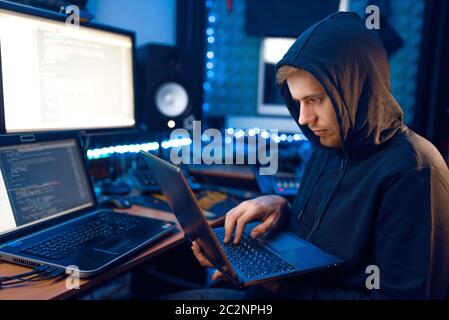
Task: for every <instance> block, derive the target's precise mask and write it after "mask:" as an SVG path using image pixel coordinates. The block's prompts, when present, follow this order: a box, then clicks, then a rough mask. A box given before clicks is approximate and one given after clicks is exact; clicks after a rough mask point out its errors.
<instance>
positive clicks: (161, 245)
mask: <svg viewBox="0 0 449 320" xmlns="http://www.w3.org/2000/svg"><path fill="white" fill-rule="evenodd" d="M123 211H126V212H129V213H132V214H136V215H142V216H149V217H152V218H157V219H162V220H167V221H175V222H176V223H177V225H178V229H179V230H181V228H180V227H179V224H178V222H177V221H176V219H175V216H174V215H173V214H170V213H167V212H163V211H159V210H153V209H148V208H143V207H139V206H133V207H132V208H130V209H126V210H123ZM223 219H224V218H223V217H222V218H221V219H217V220H215V221H212V223H211V224H212V225H213V226H215V225H218V224H220V223H221V222H222V221H223ZM183 241H184V233H183V232H182V231H179V232H177V233H176V234H172V235H168V236H166V237H163V238H162V239H159V240H158V241H157V242H155V243H154V244H152V245H150V246H149V247H148V249H145V250H144V251H141V252H139V253H138V254H137V255H135V256H133V257H132V258H128V259H124V260H123V261H122V262H121V263H120V264H118V265H116V266H115V267H112V268H111V269H108V270H107V271H105V272H103V273H101V274H99V275H97V276H95V277H93V278H90V279H81V280H80V288H79V289H71V290H68V289H67V288H66V284H65V283H66V278H63V279H62V280H46V281H42V282H35V283H24V284H18V285H16V286H11V287H6V288H2V289H0V300H49V299H67V298H70V297H73V296H75V295H77V294H80V293H82V292H84V291H86V290H88V289H90V288H93V287H94V286H96V285H99V284H101V283H104V282H106V281H107V280H109V279H111V278H112V277H115V276H117V275H120V274H122V273H125V272H126V271H128V270H130V269H131V268H133V267H135V266H137V265H139V264H141V263H144V262H146V261H147V260H149V259H151V258H152V257H154V256H156V255H158V254H160V253H162V252H164V251H165V250H168V249H170V248H172V247H174V246H175V245H177V244H179V243H182V242H183ZM31 270H32V269H30V268H27V267H22V266H19V265H15V264H11V263H6V262H0V275H1V276H12V275H15V274H20V273H23V272H28V271H31Z"/></svg>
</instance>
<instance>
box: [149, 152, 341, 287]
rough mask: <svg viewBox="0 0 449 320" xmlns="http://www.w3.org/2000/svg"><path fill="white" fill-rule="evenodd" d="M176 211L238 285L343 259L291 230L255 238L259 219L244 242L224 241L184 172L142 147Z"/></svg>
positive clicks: (187, 233) (188, 235)
mask: <svg viewBox="0 0 449 320" xmlns="http://www.w3.org/2000/svg"><path fill="white" fill-rule="evenodd" d="M141 154H142V155H143V157H144V159H145V160H146V162H147V165H148V166H149V168H150V169H151V170H152V171H153V174H154V176H155V177H156V179H157V181H158V183H159V185H160V187H161V189H162V192H163V193H164V195H165V196H166V197H167V199H168V202H169V204H170V206H171V208H172V210H173V212H174V214H175V215H176V218H177V219H178V221H179V223H180V225H181V227H182V229H183V231H184V233H185V237H186V238H187V239H188V240H189V241H190V242H192V241H197V242H198V243H199V245H200V246H201V248H202V250H203V253H204V255H205V256H206V257H207V258H208V259H209V260H210V262H211V263H212V264H213V265H214V266H215V267H216V268H217V269H218V270H220V271H221V272H222V273H223V274H224V275H225V276H226V277H227V278H228V280H229V281H230V282H231V283H233V284H234V285H235V286H237V287H245V286H249V285H253V284H257V283H262V282H265V281H272V280H276V279H280V278H284V277H288V276H293V275H298V274H301V273H306V272H311V271H315V270H322V269H327V268H333V267H336V266H339V265H341V264H342V263H343V260H342V259H341V258H339V257H337V256H335V255H333V254H331V253H328V252H326V251H324V250H322V249H320V248H318V247H317V246H315V245H313V244H312V243H310V242H307V241H305V240H303V239H301V238H299V237H297V236H296V235H295V234H293V233H290V232H288V231H281V232H278V233H277V234H275V235H273V236H271V237H269V238H266V237H265V238H264V239H260V238H258V239H251V237H250V236H249V235H250V232H251V230H252V228H254V227H255V226H256V225H257V223H250V224H248V225H247V226H246V228H245V232H244V235H243V238H242V240H241V242H240V243H239V244H237V245H233V244H225V243H224V241H223V240H224V228H216V229H212V228H211V227H210V226H209V223H208V222H207V219H206V218H205V216H204V214H203V212H202V210H201V208H200V207H199V205H198V202H197V200H196V198H195V195H194V194H193V192H192V190H191V189H190V188H189V186H188V184H187V181H186V179H185V177H184V176H183V174H182V171H181V170H180V169H179V168H178V167H176V166H174V165H172V164H170V163H168V162H166V161H164V160H162V159H159V158H158V157H156V156H154V155H152V154H149V153H147V152H144V151H141Z"/></svg>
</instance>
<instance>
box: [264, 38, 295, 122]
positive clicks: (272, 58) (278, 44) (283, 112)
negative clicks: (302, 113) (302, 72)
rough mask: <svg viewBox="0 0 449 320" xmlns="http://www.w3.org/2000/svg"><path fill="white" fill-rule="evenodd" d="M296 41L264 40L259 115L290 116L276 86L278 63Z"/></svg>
mask: <svg viewBox="0 0 449 320" xmlns="http://www.w3.org/2000/svg"><path fill="white" fill-rule="evenodd" d="M295 40H296V39H292V38H264V39H263V40H262V43H261V46H260V59H259V85H258V103H257V113H258V114H259V115H267V116H268V115H271V116H289V115H290V114H289V112H288V109H287V107H286V106H285V102H284V100H283V99H282V97H281V94H280V92H279V88H278V86H277V85H276V72H275V67H276V63H277V62H278V61H279V60H281V59H282V57H283V56H284V54H285V53H286V52H287V51H288V49H289V48H290V46H291V45H292V44H293V42H295Z"/></svg>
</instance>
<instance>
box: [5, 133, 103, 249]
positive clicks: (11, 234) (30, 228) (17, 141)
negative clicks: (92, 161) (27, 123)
mask: <svg viewBox="0 0 449 320" xmlns="http://www.w3.org/2000/svg"><path fill="white" fill-rule="evenodd" d="M62 140H75V143H76V147H77V148H78V150H79V151H80V156H81V161H82V166H83V170H84V172H85V174H86V178H87V180H88V184H89V192H90V195H91V198H92V205H90V206H88V207H86V208H83V209H80V210H77V211H72V212H68V213H65V214H62V215H56V216H55V217H50V218H44V219H45V220H44V221H39V220H38V221H35V222H33V223H31V224H30V225H27V226H18V227H16V228H15V229H13V230H10V231H5V232H4V233H2V234H0V243H4V242H7V241H10V240H13V239H14V238H16V237H18V236H23V235H26V234H29V233H32V232H34V231H37V230H42V229H44V228H48V227H51V226H54V225H56V224H59V223H62V222H64V221H67V220H70V219H74V218H76V217H78V216H81V215H83V214H86V213H88V212H92V211H93V210H97V209H98V202H97V197H96V194H95V191H94V184H93V181H92V177H91V176H90V174H89V171H88V166H87V158H86V154H85V152H83V149H82V146H81V141H80V137H79V133H78V132H77V131H64V132H61V131H54V132H46V133H40V132H38V133H26V134H8V135H0V146H2V147H4V146H9V145H26V144H32V143H39V142H53V141H62Z"/></svg>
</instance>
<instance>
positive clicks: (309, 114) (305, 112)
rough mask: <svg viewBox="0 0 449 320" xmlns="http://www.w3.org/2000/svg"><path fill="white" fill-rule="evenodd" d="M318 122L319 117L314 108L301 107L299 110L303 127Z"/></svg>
mask: <svg viewBox="0 0 449 320" xmlns="http://www.w3.org/2000/svg"><path fill="white" fill-rule="evenodd" d="M316 120H317V116H316V114H315V111H314V110H313V108H312V107H308V106H305V105H303V106H301V109H300V110H299V124H300V125H302V126H305V125H308V124H310V123H314V122H316Z"/></svg>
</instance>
